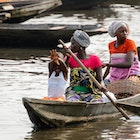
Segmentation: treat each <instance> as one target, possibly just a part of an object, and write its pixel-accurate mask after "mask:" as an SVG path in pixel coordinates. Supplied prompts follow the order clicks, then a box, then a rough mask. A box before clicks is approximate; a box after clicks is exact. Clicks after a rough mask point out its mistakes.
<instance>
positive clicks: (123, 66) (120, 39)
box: [103, 21, 140, 83]
mask: <svg viewBox="0 0 140 140" xmlns="http://www.w3.org/2000/svg"><path fill="white" fill-rule="evenodd" d="M108 33H109V35H110V36H111V37H116V38H117V39H116V40H115V41H112V42H110V43H109V45H108V48H109V52H110V61H109V63H107V64H105V66H107V69H106V71H105V74H104V76H103V78H106V76H107V75H108V74H110V77H109V80H108V81H107V83H108V82H113V81H116V80H121V79H127V78H130V79H131V78H133V77H134V76H135V78H137V77H138V76H140V68H139V61H138V54H137V48H136V44H135V42H134V41H133V40H131V39H128V35H129V34H130V30H129V26H128V25H127V24H126V23H125V22H121V21H117V22H113V23H112V24H111V25H110V26H109V28H108ZM105 81H106V80H105Z"/></svg>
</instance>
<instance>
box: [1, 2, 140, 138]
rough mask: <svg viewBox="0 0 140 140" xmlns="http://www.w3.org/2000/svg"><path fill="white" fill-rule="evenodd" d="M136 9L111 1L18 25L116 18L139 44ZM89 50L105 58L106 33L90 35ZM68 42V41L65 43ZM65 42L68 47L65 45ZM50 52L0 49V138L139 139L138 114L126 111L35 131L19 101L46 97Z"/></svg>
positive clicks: (138, 10)
mask: <svg viewBox="0 0 140 140" xmlns="http://www.w3.org/2000/svg"><path fill="white" fill-rule="evenodd" d="M138 19H140V8H139V6H133V7H132V6H131V5H125V4H115V5H110V9H108V8H103V9H98V10H97V9H96V10H94V9H93V10H88V11H71V12H70V11H67V12H66V13H65V14H64V13H61V12H60V13H58V12H55V13H52V14H50V15H47V16H45V17H42V18H36V19H31V20H28V21H26V22H24V23H23V24H28V23H32V24H38V23H49V22H58V23H60V22H65V23H66V22H67V23H71V24H74V23H79V24H81V23H82V24H86V23H89V24H94V23H97V22H100V23H101V24H103V25H104V26H105V27H108V25H109V24H110V23H111V22H113V21H115V20H124V21H126V22H127V23H128V24H129V26H130V29H131V36H130V38H132V39H133V40H134V41H135V42H136V44H137V46H140V26H139V20H138ZM90 38H91V45H90V46H89V48H87V51H88V53H94V54H97V55H98V56H100V57H101V60H102V61H103V62H107V61H108V59H109V53H108V50H107V44H108V42H109V41H111V40H113V38H111V37H110V36H109V35H108V34H107V33H105V34H101V35H95V36H91V37H90ZM68 44H69V43H68ZM68 44H67V45H68ZM48 55H49V50H41V49H29V50H28V49H0V96H1V98H0V112H1V115H0V139H1V140H25V139H29V140H78V139H79V140H84V139H86V140H135V139H137V140H138V139H140V118H139V117H138V116H135V115H130V117H131V120H130V121H125V119H124V118H123V117H121V118H118V119H113V120H104V121H98V122H92V123H84V124H79V125H74V126H73V125H72V126H69V127H64V128H57V129H50V130H43V131H38V132H34V131H33V130H34V129H33V124H32V123H31V121H30V120H29V118H28V115H27V112H26V110H25V108H24V106H23V104H22V97H25V96H26V97H33V98H43V97H44V96H46V95H47V79H48V61H49V60H48V58H47V56H48Z"/></svg>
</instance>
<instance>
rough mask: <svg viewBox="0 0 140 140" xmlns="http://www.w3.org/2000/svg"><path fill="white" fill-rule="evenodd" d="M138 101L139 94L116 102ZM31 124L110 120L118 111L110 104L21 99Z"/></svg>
mask: <svg viewBox="0 0 140 140" xmlns="http://www.w3.org/2000/svg"><path fill="white" fill-rule="evenodd" d="M139 100H140V94H137V95H134V96H132V97H128V98H125V99H119V100H118V102H127V103H135V102H138V101H139ZM22 101H23V104H24V106H25V108H26V110H27V112H28V115H29V118H30V120H31V122H32V123H33V124H34V126H35V127H36V128H38V129H39V128H55V127H64V126H67V125H70V124H74V123H77V124H78V123H80V122H88V121H95V120H98V119H103V118H108V117H110V118H112V117H116V116H118V115H119V111H118V110H117V109H116V107H114V105H112V103H111V102H106V103H90V102H68V101H52V100H43V99H35V98H28V97H24V98H22Z"/></svg>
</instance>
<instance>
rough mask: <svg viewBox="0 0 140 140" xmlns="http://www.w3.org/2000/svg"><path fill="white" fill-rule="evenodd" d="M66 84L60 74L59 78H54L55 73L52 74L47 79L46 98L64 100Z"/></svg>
mask: <svg viewBox="0 0 140 140" xmlns="http://www.w3.org/2000/svg"><path fill="white" fill-rule="evenodd" d="M66 83H67V81H66V80H65V79H64V76H63V73H62V72H60V73H59V76H55V72H53V73H52V74H51V76H50V78H49V79H48V97H50V98H59V97H63V98H65V95H64V93H65V89H66Z"/></svg>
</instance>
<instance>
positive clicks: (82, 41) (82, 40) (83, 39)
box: [73, 30, 90, 48]
mask: <svg viewBox="0 0 140 140" xmlns="http://www.w3.org/2000/svg"><path fill="white" fill-rule="evenodd" d="M73 38H74V40H75V41H76V42H77V43H79V45H81V46H82V47H85V48H87V47H88V46H89V45H90V38H89V35H88V34H87V33H86V32H84V31H81V30H76V31H75V32H74V34H73Z"/></svg>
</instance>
